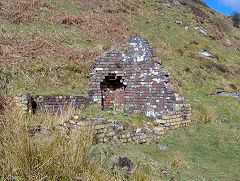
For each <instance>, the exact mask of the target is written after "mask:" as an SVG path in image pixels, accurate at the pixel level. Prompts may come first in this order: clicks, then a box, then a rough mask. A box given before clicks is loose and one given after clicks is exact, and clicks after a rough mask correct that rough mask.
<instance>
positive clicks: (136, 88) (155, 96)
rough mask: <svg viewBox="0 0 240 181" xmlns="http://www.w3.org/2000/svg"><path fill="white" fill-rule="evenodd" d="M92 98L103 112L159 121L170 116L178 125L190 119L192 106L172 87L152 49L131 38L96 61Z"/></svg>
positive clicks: (142, 40) (138, 39)
mask: <svg viewBox="0 0 240 181" xmlns="http://www.w3.org/2000/svg"><path fill="white" fill-rule="evenodd" d="M89 95H90V96H91V97H92V101H93V104H95V105H98V106H101V107H102V108H103V109H104V110H108V109H109V108H111V107H115V108H116V109H118V110H122V111H125V112H127V113H140V114H144V115H146V116H149V117H154V118H156V119H159V120H160V119H162V120H164V119H163V118H162V117H163V116H168V115H169V114H168V113H171V114H175V115H177V120H176V122H179V125H184V124H183V123H182V121H186V120H188V119H189V116H190V115H189V113H190V106H189V105H187V104H186V103H185V101H184V98H183V97H181V96H179V94H178V93H177V92H175V91H173V90H172V89H171V87H170V85H169V73H168V72H167V71H166V70H164V69H163V67H162V65H161V61H160V60H159V59H158V58H157V57H155V56H154V55H153V48H152V47H151V45H150V44H149V43H148V42H147V41H146V40H145V39H144V38H143V37H139V36H132V37H130V38H129V39H128V41H126V42H123V43H121V44H120V45H117V46H115V47H113V48H112V49H111V50H110V51H108V52H107V53H106V55H105V56H104V57H102V58H99V59H98V60H97V61H96V64H95V66H94V68H93V70H92V72H91V77H90V85H89ZM170 116H171V115H170ZM162 124H167V123H163V122H162ZM173 126H175V125H173Z"/></svg>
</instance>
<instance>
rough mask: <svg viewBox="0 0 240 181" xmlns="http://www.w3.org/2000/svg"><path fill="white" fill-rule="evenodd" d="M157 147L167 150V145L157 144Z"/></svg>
mask: <svg viewBox="0 0 240 181" xmlns="http://www.w3.org/2000/svg"><path fill="white" fill-rule="evenodd" d="M157 148H158V149H159V150H169V147H168V146H163V145H157Z"/></svg>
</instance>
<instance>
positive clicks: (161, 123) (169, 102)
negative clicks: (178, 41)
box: [15, 36, 191, 143]
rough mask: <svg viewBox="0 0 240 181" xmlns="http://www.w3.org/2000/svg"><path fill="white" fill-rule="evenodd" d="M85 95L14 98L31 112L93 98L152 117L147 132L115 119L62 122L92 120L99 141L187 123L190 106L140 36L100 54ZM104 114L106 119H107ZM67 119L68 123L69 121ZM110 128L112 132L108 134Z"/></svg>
mask: <svg viewBox="0 0 240 181" xmlns="http://www.w3.org/2000/svg"><path fill="white" fill-rule="evenodd" d="M88 92H89V95H88V96H53V95H49V96H33V95H31V94H18V96H16V97H15V100H16V103H17V105H18V106H19V107H21V108H22V110H24V111H27V112H32V113H41V112H46V111H47V112H59V111H61V110H63V109H64V108H65V107H66V105H69V104H71V105H72V107H73V108H75V109H81V108H83V107H85V106H86V105H89V104H92V105H96V106H99V107H101V108H102V109H103V110H109V109H112V108H115V109H117V110H120V111H124V112H125V113H129V114H133V113H134V114H142V115H145V116H147V117H152V118H154V119H155V122H154V126H153V129H152V130H148V132H152V135H150V136H149V135H146V134H145V133H144V131H146V129H140V131H139V129H138V131H137V130H125V129H123V127H124V126H123V125H122V123H120V122H116V121H113V120H112V121H111V120H110V122H108V121H102V119H98V118H97V119H96V120H97V121H96V120H95V121H92V120H91V119H90V121H86V120H80V122H79V120H78V119H76V120H73V121H71V119H72V118H70V121H71V124H69V123H67V124H66V125H62V126H63V127H64V128H67V129H70V128H71V127H73V128H76V129H77V130H78V129H81V127H84V126H86V125H87V126H89V125H91V124H92V125H93V126H94V128H95V130H96V135H97V137H98V138H99V139H98V140H100V142H106V141H108V140H111V139H114V138H117V139H120V140H121V141H123V142H128V141H129V140H130V141H134V140H135V141H137V142H140V143H141V142H142V143H144V142H147V141H146V140H147V139H146V138H148V139H149V140H155V138H157V139H158V138H159V137H160V136H162V135H164V134H165V133H166V132H167V130H172V129H177V128H181V127H184V126H187V125H188V124H189V123H190V111H191V107H190V105H189V104H186V103H185V101H184V98H183V97H181V96H180V95H179V94H178V93H177V92H175V91H173V90H172V89H171V87H170V85H169V73H168V72H167V71H166V70H164V69H163V67H162V64H161V60H159V59H158V58H157V57H156V56H154V55H153V48H152V47H151V46H150V45H149V43H148V41H146V40H145V39H144V38H143V37H139V36H132V37H130V38H129V39H128V40H127V41H126V42H123V43H121V44H120V45H116V46H114V47H113V48H112V49H110V50H109V51H108V52H106V53H105V55H103V56H102V58H99V59H98V60H97V61H96V63H95V65H94V66H93V69H92V71H91V73H90V83H89V89H88ZM107 120H108V119H107ZM69 125H70V127H69ZM110 133H111V134H110Z"/></svg>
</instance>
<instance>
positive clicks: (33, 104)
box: [15, 94, 88, 113]
mask: <svg viewBox="0 0 240 181" xmlns="http://www.w3.org/2000/svg"><path fill="white" fill-rule="evenodd" d="M15 100H16V103H17V105H18V106H21V107H22V108H23V110H24V111H28V112H32V113H40V112H52V113H53V112H61V111H62V110H64V109H66V108H67V107H68V106H69V105H71V106H72V107H73V108H74V109H81V108H83V107H84V106H86V105H87V104H88V97H87V96H53V95H50V96H47V95H46V96H32V95H31V94H18V95H16V96H15Z"/></svg>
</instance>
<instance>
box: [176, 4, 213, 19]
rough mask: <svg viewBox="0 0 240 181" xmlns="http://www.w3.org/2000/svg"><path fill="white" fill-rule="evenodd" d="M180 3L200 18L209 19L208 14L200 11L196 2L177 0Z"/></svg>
mask: <svg viewBox="0 0 240 181" xmlns="http://www.w3.org/2000/svg"><path fill="white" fill-rule="evenodd" d="M178 1H179V2H180V3H181V4H182V5H185V6H188V7H190V8H191V10H192V12H193V13H194V14H195V15H196V16H197V17H200V18H203V19H209V16H208V15H207V14H206V13H205V12H204V11H202V10H201V9H200V8H199V7H198V6H197V5H196V3H194V2H193V1H192V0H178Z"/></svg>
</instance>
